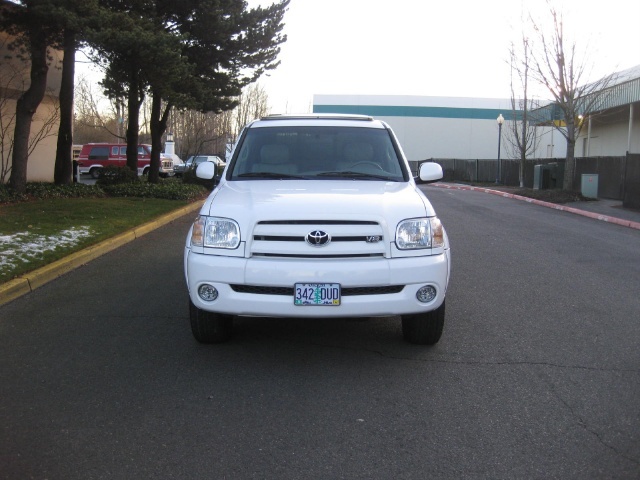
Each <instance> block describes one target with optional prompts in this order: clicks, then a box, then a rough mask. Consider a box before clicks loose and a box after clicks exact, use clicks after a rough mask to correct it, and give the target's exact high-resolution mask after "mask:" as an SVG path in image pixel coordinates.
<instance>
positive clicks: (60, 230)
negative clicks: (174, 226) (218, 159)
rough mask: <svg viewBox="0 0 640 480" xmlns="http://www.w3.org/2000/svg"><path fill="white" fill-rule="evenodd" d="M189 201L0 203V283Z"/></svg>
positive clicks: (115, 199)
mask: <svg viewBox="0 0 640 480" xmlns="http://www.w3.org/2000/svg"><path fill="white" fill-rule="evenodd" d="M189 203H190V202H188V201H186V200H165V199H157V198H131V197H110V198H56V199H46V200H33V201H29V202H21V203H15V204H5V205H0V283H2V282H6V281H8V280H11V279H12V278H14V277H16V276H19V275H21V274H24V273H26V272H29V271H31V270H35V269H36V268H39V267H42V266H44V265H46V264H48V263H51V262H53V261H55V260H58V259H60V258H62V257H64V256H66V255H68V254H70V253H73V252H75V251H78V250H81V249H83V248H85V247H87V246H89V245H92V244H94V243H98V242H100V241H102V240H105V239H107V238H110V237H113V236H114V235H117V234H119V233H122V232H124V231H126V230H129V229H131V228H133V227H136V226H138V225H141V224H143V223H145V222H148V221H150V220H153V219H154V218H156V217H158V216H161V215H163V214H165V213H168V212H171V211H172V210H176V209H178V208H180V207H183V206H185V205H188V204H189Z"/></svg>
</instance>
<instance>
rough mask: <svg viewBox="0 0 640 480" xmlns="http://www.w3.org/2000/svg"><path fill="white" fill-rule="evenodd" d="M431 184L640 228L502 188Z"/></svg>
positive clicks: (599, 214) (625, 222) (628, 222)
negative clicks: (504, 190)
mask: <svg viewBox="0 0 640 480" xmlns="http://www.w3.org/2000/svg"><path fill="white" fill-rule="evenodd" d="M431 186H433V187H438V188H446V189H449V190H472V191H475V192H484V193H489V194H491V195H498V196H499V197H505V198H512V199H514V200H522V201H524V202H527V203H532V204H534V205H540V206H541V207H547V208H553V209H554V210H559V211H561V212H568V213H573V214H576V215H582V216H583V217H588V218H592V219H594V220H600V221H601V222H607V223H613V224H614V225H621V226H623V227H629V228H633V229H636V230H640V222H634V221H632V220H624V219H622V218H617V217H612V216H610V215H602V214H601V213H594V212H589V211H586V210H580V209H579V208H574V207H568V206H566V205H561V204H557V203H550V202H544V201H542V200H536V199H535V198H529V197H523V196H521V195H514V194H513V193H509V192H503V191H501V190H493V189H491V188H483V187H472V186H470V185H447V184H445V183H432V184H431Z"/></svg>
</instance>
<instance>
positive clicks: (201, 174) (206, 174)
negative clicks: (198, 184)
mask: <svg viewBox="0 0 640 480" xmlns="http://www.w3.org/2000/svg"><path fill="white" fill-rule="evenodd" d="M215 174H216V165H215V163H213V162H202V163H201V164H200V165H198V166H197V167H196V177H198V178H201V179H203V180H211V179H212V178H213V177H214V176H215Z"/></svg>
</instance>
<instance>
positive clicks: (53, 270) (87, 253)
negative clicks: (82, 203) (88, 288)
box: [0, 202, 202, 305]
mask: <svg viewBox="0 0 640 480" xmlns="http://www.w3.org/2000/svg"><path fill="white" fill-rule="evenodd" d="M200 207H202V202H194V203H192V204H190V205H187V206H185V207H182V208H179V209H177V210H174V211H173V212H170V213H168V214H166V215H163V216H162V217H159V218H156V219H155V220H152V221H150V222H147V223H144V224H142V225H139V226H137V227H135V228H132V229H131V230H128V231H126V232H123V233H121V234H119V235H116V236H115V237H113V238H109V239H107V240H104V241H102V242H100V243H97V244H95V245H92V246H90V247H87V248H85V249H83V250H80V251H79V252H75V253H72V254H71V255H69V256H67V257H65V258H61V259H60V260H57V261H55V262H53V263H50V264H49V265H45V266H44V267H41V268H38V269H37V270H34V271H32V272H29V273H25V274H24V275H21V276H20V277H18V278H14V279H13V280H10V281H8V282H6V283H3V284H0V305H4V304H5V303H9V302H11V301H12V300H15V299H16V298H18V297H21V296H22V295H25V294H27V293H29V292H32V291H34V290H35V289H36V288H38V287H41V286H42V285H45V284H46V283H48V282H50V281H51V280H55V279H56V278H58V277H60V276H61V275H64V274H65V273H68V272H70V271H72V270H74V269H76V268H78V267H80V266H82V265H85V264H86V263H88V262H90V261H91V260H93V259H95V258H98V257H99V256H101V255H104V254H105V253H107V252H110V251H111V250H115V249H116V248H118V247H121V246H122V245H124V244H126V243H129V242H132V241H133V240H135V239H136V238H140V237H142V236H143V235H146V234H147V233H149V232H152V231H153V230H155V229H157V228H159V227H162V226H163V225H166V224H167V223H170V222H172V221H174V220H176V219H177V218H180V217H182V216H184V215H187V214H189V213H192V212H194V211H196V210H199V209H200Z"/></svg>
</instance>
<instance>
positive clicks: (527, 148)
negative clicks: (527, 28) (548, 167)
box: [506, 33, 539, 187]
mask: <svg viewBox="0 0 640 480" xmlns="http://www.w3.org/2000/svg"><path fill="white" fill-rule="evenodd" d="M521 41H522V44H521V45H520V46H519V48H517V47H516V45H515V44H513V43H512V44H511V48H510V52H509V53H510V58H511V117H512V118H511V121H510V122H508V124H507V125H508V127H507V128H508V129H509V135H507V136H506V138H507V141H508V142H509V145H510V147H511V149H512V151H513V154H514V155H513V156H514V157H515V158H519V159H520V169H519V180H520V187H524V168H525V164H526V160H527V157H528V156H529V155H530V154H532V153H534V152H535V150H536V147H537V143H538V138H537V135H536V126H535V124H534V122H532V121H531V115H530V112H531V111H532V110H533V109H535V108H536V107H538V106H539V105H538V102H536V101H535V100H533V99H532V98H530V95H531V93H530V89H529V81H530V79H531V47H530V45H529V39H528V37H527V36H526V34H524V33H523V35H522V39H521Z"/></svg>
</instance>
